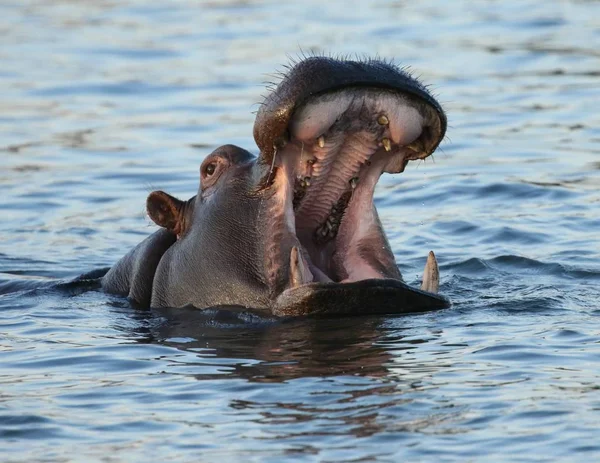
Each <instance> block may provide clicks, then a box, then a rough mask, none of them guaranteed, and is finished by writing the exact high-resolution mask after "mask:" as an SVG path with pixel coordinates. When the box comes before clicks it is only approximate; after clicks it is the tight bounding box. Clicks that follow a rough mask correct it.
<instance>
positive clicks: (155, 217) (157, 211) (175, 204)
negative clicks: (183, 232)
mask: <svg viewBox="0 0 600 463" xmlns="http://www.w3.org/2000/svg"><path fill="white" fill-rule="evenodd" d="M184 204H185V203H184V202H183V201H181V200H179V199H177V198H175V197H173V196H171V195H169V194H167V193H165V192H164V191H153V192H152V193H150V194H149V195H148V199H147V200H146V210H147V211H148V215H149V216H150V218H151V219H152V221H153V222H154V223H155V224H156V225H158V226H160V227H164V228H166V229H167V230H169V231H172V232H173V233H175V234H179V232H180V228H181V211H182V210H183V205H184Z"/></svg>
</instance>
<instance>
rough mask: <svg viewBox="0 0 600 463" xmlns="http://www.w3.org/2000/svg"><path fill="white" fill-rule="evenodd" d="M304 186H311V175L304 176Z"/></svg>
mask: <svg viewBox="0 0 600 463" xmlns="http://www.w3.org/2000/svg"><path fill="white" fill-rule="evenodd" d="M304 186H310V177H304Z"/></svg>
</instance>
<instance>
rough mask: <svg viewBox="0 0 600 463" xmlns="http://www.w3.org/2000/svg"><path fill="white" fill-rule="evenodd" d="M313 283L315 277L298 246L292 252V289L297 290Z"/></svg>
mask: <svg viewBox="0 0 600 463" xmlns="http://www.w3.org/2000/svg"><path fill="white" fill-rule="evenodd" d="M311 281H313V275H312V273H311V272H310V270H309V268H308V264H307V263H306V261H305V260H304V257H303V256H302V253H301V252H300V250H299V249H298V247H297V246H294V247H292V251H291V252H290V287H292V288H296V287H298V286H300V285H303V284H305V283H310V282H311Z"/></svg>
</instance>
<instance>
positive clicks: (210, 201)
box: [102, 57, 449, 316]
mask: <svg viewBox="0 0 600 463" xmlns="http://www.w3.org/2000/svg"><path fill="white" fill-rule="evenodd" d="M445 130H446V117H445V115H444V112H443V110H442V108H441V107H440V105H439V104H438V103H437V102H436V100H435V99H434V98H433V97H432V96H431V95H430V94H429V93H428V91H427V90H426V88H425V87H424V86H423V85H421V84H420V83H419V82H417V81H416V80H414V79H413V78H412V77H410V76H409V75H408V74H406V73H405V72H403V71H402V70H400V69H399V68H397V67H395V66H394V65H391V64H388V63H385V62H382V61H361V62H358V61H340V60H335V59H331V58H323V57H313V58H309V59H306V60H304V61H302V62H300V63H299V64H297V65H295V66H294V67H293V68H292V69H291V71H290V72H289V74H288V75H287V76H286V77H284V79H283V80H282V81H281V83H280V84H279V85H278V86H277V88H276V89H274V90H273V91H272V92H271V93H270V94H269V95H268V96H267V98H266V100H265V102H264V103H263V104H262V105H261V107H260V109H259V111H258V114H257V117H256V122H255V125H254V138H255V140H256V143H257V145H258V147H259V149H260V154H259V156H258V158H256V157H255V156H253V155H252V154H250V153H249V152H248V151H245V150H244V149H242V148H239V147H237V146H233V145H225V146H222V147H220V148H218V149H216V150H215V151H214V152H213V153H211V154H210V155H209V156H208V157H207V158H206V159H205V160H204V162H203V163H202V165H201V167H200V187H199V189H198V193H197V194H196V196H194V197H192V198H191V199H189V200H188V201H180V200H178V199H176V198H174V197H172V196H170V195H168V194H166V193H164V192H161V191H156V192H153V193H151V194H150V195H149V197H148V200H147V210H148V215H149V216H150V218H151V219H152V220H153V221H154V222H155V223H156V224H157V225H159V226H160V227H161V229H159V230H158V231H156V232H155V233H154V234H152V235H151V236H149V237H148V238H147V239H146V240H144V241H143V242H142V243H140V244H139V245H138V246H137V247H136V248H134V249H133V250H132V251H131V252H130V253H129V254H127V255H126V256H125V257H123V258H122V259H121V260H120V261H119V262H118V263H117V264H116V265H115V266H114V267H113V268H111V269H110V271H109V272H108V273H107V274H106V275H105V277H104V278H103V279H102V286H103V288H104V290H105V291H107V292H110V293H116V294H121V295H125V296H128V297H129V298H130V299H131V300H133V301H134V302H135V303H137V304H138V305H140V306H151V307H181V306H187V305H192V306H194V307H197V308H207V307H217V306H230V307H231V306H235V307H246V308H252V309H256V310H262V311H266V312H268V313H272V314H275V315H281V316H288V315H303V314H325V315H329V314H332V315H333V314H349V313H402V312H416V311H425V310H432V309H436V308H441V307H446V306H448V304H449V303H448V300H447V299H445V298H444V297H441V296H438V295H437V294H435V293H436V292H437V288H438V275H437V264H436V262H435V257H434V256H433V254H432V253H430V258H429V259H428V263H427V265H426V268H425V274H424V282H423V287H422V290H419V289H415V288H411V287H409V286H407V285H406V284H405V283H403V282H402V276H401V274H400V272H399V270H398V267H397V265H396V262H395V260H394V256H393V254H392V251H391V249H390V246H389V244H388V241H387V239H386V236H385V233H384V231H383V229H382V226H381V223H380V221H379V217H378V215H377V211H376V209H375V206H374V204H373V192H374V188H375V185H376V183H377V181H378V179H379V177H380V175H381V174H382V173H383V172H390V173H399V172H402V171H403V170H404V168H405V167H406V164H407V163H408V161H410V160H415V159H424V158H426V157H427V156H429V155H430V154H431V153H432V152H433V151H434V150H435V149H436V148H437V146H438V145H439V143H440V141H441V140H442V138H443V136H444V133H445Z"/></svg>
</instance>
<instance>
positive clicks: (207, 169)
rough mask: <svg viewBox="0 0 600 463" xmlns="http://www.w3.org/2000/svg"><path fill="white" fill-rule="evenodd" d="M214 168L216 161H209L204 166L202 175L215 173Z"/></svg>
mask: <svg viewBox="0 0 600 463" xmlns="http://www.w3.org/2000/svg"><path fill="white" fill-rule="evenodd" d="M216 169H217V163H216V162H211V163H210V164H207V165H206V167H205V168H204V175H206V176H207V177H210V176H211V175H212V174H214V173H215V170H216Z"/></svg>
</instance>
